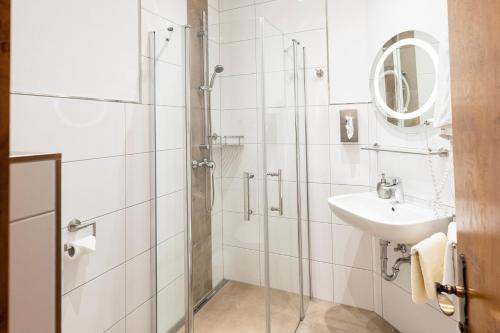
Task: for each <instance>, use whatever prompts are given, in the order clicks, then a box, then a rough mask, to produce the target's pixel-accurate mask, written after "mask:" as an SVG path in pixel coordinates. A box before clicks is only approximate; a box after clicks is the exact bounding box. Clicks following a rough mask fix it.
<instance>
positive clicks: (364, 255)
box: [332, 224, 372, 270]
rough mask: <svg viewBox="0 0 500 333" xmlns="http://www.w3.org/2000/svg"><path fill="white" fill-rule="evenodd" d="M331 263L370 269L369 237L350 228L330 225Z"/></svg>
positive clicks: (370, 251) (370, 244)
mask: <svg viewBox="0 0 500 333" xmlns="http://www.w3.org/2000/svg"><path fill="white" fill-rule="evenodd" d="M332 233H333V262H334V263H335V264H338V265H343V266H350V267H356V268H364V269H367V270H370V269H372V239H371V236H370V235H368V234H366V233H364V232H362V231H361V230H358V229H356V228H354V227H351V226H344V225H337V224H333V225H332Z"/></svg>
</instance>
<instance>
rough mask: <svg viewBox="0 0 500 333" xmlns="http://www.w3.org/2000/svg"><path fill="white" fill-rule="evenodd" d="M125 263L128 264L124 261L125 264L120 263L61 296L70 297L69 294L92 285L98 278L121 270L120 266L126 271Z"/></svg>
mask: <svg viewBox="0 0 500 333" xmlns="http://www.w3.org/2000/svg"><path fill="white" fill-rule="evenodd" d="M125 263H126V262H125V261H123V262H121V263H119V264H117V265H115V266H113V267H111V268H109V269H107V270H105V271H104V272H102V273H100V274H98V275H96V276H94V277H92V278H90V279H89V280H87V281H85V282H83V283H82V284H79V285H78V286H76V287H73V288H71V289H70V290H68V291H66V292H64V293H62V294H61V296H66V295H68V294H70V293H72V292H73V291H75V290H77V289H79V288H81V287H83V286H85V285H87V284H89V283H91V282H93V281H95V280H97V279H98V278H100V277H102V276H103V275H105V274H107V273H110V272H111V271H113V270H115V269H117V268H120V266H123V269H124V270H125Z"/></svg>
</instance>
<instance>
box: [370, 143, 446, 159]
mask: <svg viewBox="0 0 500 333" xmlns="http://www.w3.org/2000/svg"><path fill="white" fill-rule="evenodd" d="M361 149H362V150H371V151H376V152H381V151H383V152H390V153H402V154H413V155H434V156H439V157H448V155H449V154H450V151H449V150H448V149H446V148H439V149H412V148H397V147H388V146H381V145H379V144H378V143H375V144H373V145H372V146H369V147H361Z"/></svg>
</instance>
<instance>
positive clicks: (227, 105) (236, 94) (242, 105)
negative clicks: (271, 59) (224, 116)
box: [220, 74, 257, 110]
mask: <svg viewBox="0 0 500 333" xmlns="http://www.w3.org/2000/svg"><path fill="white" fill-rule="evenodd" d="M220 80H221V89H222V97H221V108H222V109H223V110H227V109H252V108H255V107H256V106H257V104H256V96H257V94H256V89H257V88H256V75H255V74H247V75H237V76H225V77H221V78H220Z"/></svg>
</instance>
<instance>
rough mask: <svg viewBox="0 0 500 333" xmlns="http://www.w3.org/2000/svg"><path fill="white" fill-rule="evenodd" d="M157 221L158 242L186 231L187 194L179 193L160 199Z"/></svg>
mask: <svg viewBox="0 0 500 333" xmlns="http://www.w3.org/2000/svg"><path fill="white" fill-rule="evenodd" d="M157 206H158V207H157V212H156V213H157V219H156V237H157V242H162V241H164V240H166V239H168V238H170V237H172V236H175V235H177V234H178V233H180V232H181V231H184V228H185V223H186V220H185V218H186V192H185V191H177V192H174V193H171V194H167V195H164V196H162V197H159V198H158V201H157Z"/></svg>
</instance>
